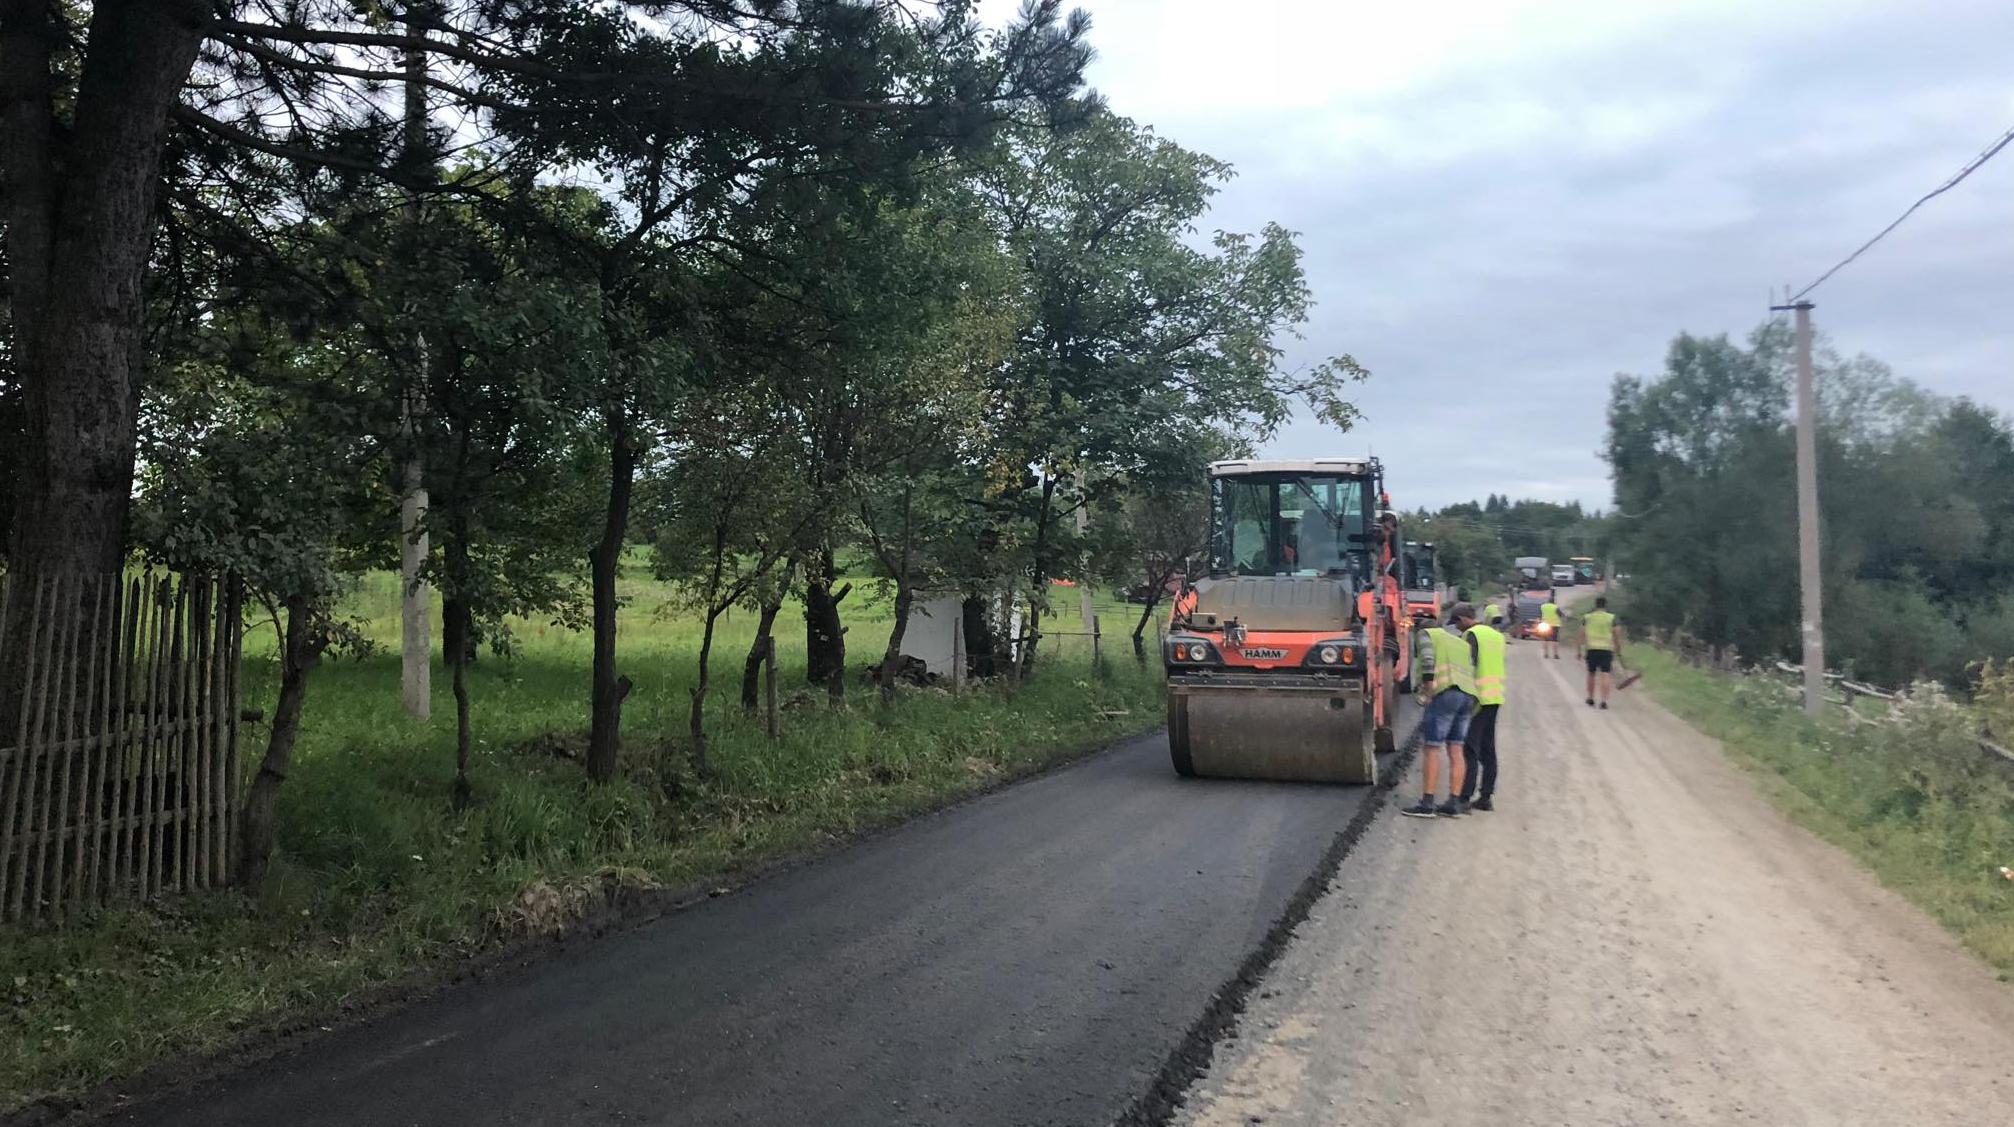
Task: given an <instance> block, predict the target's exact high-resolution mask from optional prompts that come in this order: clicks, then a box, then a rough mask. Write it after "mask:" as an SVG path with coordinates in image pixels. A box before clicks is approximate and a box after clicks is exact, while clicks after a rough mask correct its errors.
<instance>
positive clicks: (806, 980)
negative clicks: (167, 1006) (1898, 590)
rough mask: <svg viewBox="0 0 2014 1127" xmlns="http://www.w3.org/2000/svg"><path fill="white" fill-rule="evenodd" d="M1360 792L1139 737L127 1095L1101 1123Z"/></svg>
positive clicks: (324, 1118) (462, 1108)
mask: <svg viewBox="0 0 2014 1127" xmlns="http://www.w3.org/2000/svg"><path fill="white" fill-rule="evenodd" d="M1416 719H1417V711H1416V710H1415V709H1414V708H1413V707H1412V705H1411V703H1410V698H1408V702H1407V704H1406V705H1405V706H1404V707H1403V708H1402V716H1401V721H1400V724H1399V726H1398V727H1399V733H1400V735H1401V737H1403V736H1404V735H1405V734H1406V733H1407V732H1409V731H1411V728H1412V727H1413V725H1414V723H1415V722H1416ZM1373 793H1374V792H1373V790H1372V788H1369V787H1341V786H1320V785H1307V784H1283V783H1254V782H1233V781H1225V780H1184V779H1180V778H1177V777H1176V776H1175V774H1174V772H1173V771H1172V770H1171V769H1170V767H1169V763H1168V753H1167V744H1166V739H1165V737H1164V736H1163V735H1161V734H1159V733H1156V734H1154V735H1151V736H1144V737H1141V738H1139V739H1136V740H1132V741H1129V742H1127V743H1125V744H1123V745H1120V746H1119V747H1117V748H1114V749H1113V750H1111V751H1109V752H1106V753H1104V754H1101V755H1098V756H1095V757H1093V758H1091V759H1089V760H1087V761H1086V762H1084V763H1081V764H1079V765H1076V766H1073V767H1071V768H1068V769H1066V770H1062V771H1058V772H1055V773H1053V774H1050V775H1047V776H1044V777H1042V778H1039V779H1036V780H1033V781H1031V782H1028V783H1025V784H1022V785H1019V786H1015V787H1011V788H1008V789H1005V790H1003V791H1000V792H998V793H996V794H993V795H989V796H987V797H985V798H981V799H979V800H977V801H974V802H971V803H968V804H966V805H963V806H960V807H957V808H955V809H952V810H950V811H948V812H945V813H943V814H939V815H935V816H931V817H926V818H923V819H921V820H919V821H917V822H914V823H912V824H910V825H908V826H905V827H902V828H900V829H897V830H895V831H892V832H890V833H887V834H884V835H881V836H878V837H875V838H872V839H870V840H868V841H865V842H863V843H861V844H859V845H856V846H854V847H852V848H849V849H846V850H844V851H842V852H840V853H837V854H835V855H834V856H832V857H829V858H827V859H824V860H821V861H818V862H816V863H814V864H811V865H808V866H805V867H803V868H800V869H796V870H794V871H789V872H786V873H783V874H781V875H779V876H776V877H773V878H771V879H768V880H764V881H760V882H757V883H756V884H754V885H751V886H750V887H749V888H747V889H745V890H743V891H741V892H739V893H737V894H735V895H732V896H726V897H721V898H719V899H715V900H710V901H707V902H705V903H702V904H699V905H697V906H694V907H692V908H690V909H687V910H684V911H681V912H677V913H674V914H672V915H669V916H667V917H665V918H663V919H660V920H657V921H655V922H652V923H650V924H648V925H645V926H643V927H641V928H638V929H636V930H634V931H630V932H627V933H624V934H621V935H617V936H613V937H610V938H607V939H605V940H602V941H600V942H598V943H594V944H590V945H587V946H585V947H582V948H577V949H574V950H570V951H568V952H566V953H564V954H562V955H560V956H558V957H557V958H555V959H553V960H551V961H548V962H545V963H542V964H539V965H537V966H534V967H532V968H529V969H527V970H525V971H522V972H519V973H517V974H515V975H512V976H509V977H507V978H505V979H503V980H500V981H496V980H493V981H489V982H485V983H479V984H474V985H470V986H466V987H462V988H458V989H454V990H451V991H448V992H446V993H444V994H442V995H439V996H436V997H434V998H432V999H430V1000H427V1001H425V1002H422V1003H420V1004H419V1005H417V1006H414V1007H412V1008H411V1009H408V1010H406V1011H403V1012H401V1013H398V1014H396V1015H394V1016H391V1017H388V1018H385V1019H383V1020H380V1021H377V1022H373V1023H371V1024H368V1025H363V1026H358V1027H353V1028H349V1029H344V1030H340V1031H338V1032H336V1033H334V1034H331V1035H328V1036H325V1037H321V1038H318V1039H314V1040H311V1041H310V1042H308V1043H307V1044H306V1045H305V1046H304V1047H303V1048H302V1049H301V1050H300V1051H299V1052H298V1053H296V1054H294V1055H292V1056H289V1057H285V1058H282V1059H279V1060H276V1061H272V1062H268V1063H266V1064H263V1065H259V1066H255V1067H253V1068H252V1069H250V1070H247V1071H245V1072H243V1073H240V1074H238V1075H236V1076H233V1077H230V1078H228V1079H225V1080H222V1081H219V1082H217V1083H214V1084H211V1085H208V1086H205V1087H202V1088H198V1089H195V1090H193V1091H189V1092H185V1093H182V1094H180V1095H177V1096H175V1097H173V1098H172V1099H171V1100H169V1101H166V1102H163V1103H160V1104H157V1105H152V1106H140V1107H135V1108H132V1109H129V1110H127V1111H124V1112H122V1113H121V1114H120V1115H119V1116H118V1117H117V1120H116V1121H118V1122H125V1123H148V1124H189V1125H197V1124H200V1125H203V1127H229V1125H246V1127H251V1125H258V1127H266V1125H268V1124H282V1123H284V1124H292V1125H303V1127H305V1125H314V1124H329V1125H336V1124H341V1125H343V1127H379V1125H383V1127H391V1125H395V1124H396V1125H401V1127H403V1125H408V1124H424V1125H428V1127H433V1125H441V1124H482V1125H485V1127H487V1125H493V1124H509V1123H526V1124H588V1123H593V1124H608V1123H626V1124H631V1123H633V1124H688V1123H689V1124H739V1123H748V1124H769V1123H816V1124H831V1125H838V1124H862V1125H868V1124H872V1125H875V1127H883V1125H895V1124H960V1125H973V1127H984V1125H990V1124H1002V1125H1007V1124H1011V1125H1015V1127H1024V1125H1033V1124H1070V1125H1073V1127H1077V1125H1084V1124H1104V1123H1109V1122H1111V1120H1112V1119H1113V1118H1114V1117H1115V1116H1117V1115H1118V1114H1119V1113H1120V1112H1122V1111H1123V1110H1124V1109H1125V1108H1126V1107H1127V1105H1128V1104H1129V1103H1131V1102H1132V1101H1133V1100H1134V1098H1135V1097H1137V1096H1138V1095H1140V1094H1141V1092H1142V1091H1144V1090H1145V1089H1146V1088H1147V1086H1148V1085H1149V1084H1150V1083H1151V1082H1152V1080H1153V1078H1154V1076H1155V1074H1156V1072H1157V1071H1158V1070H1159V1068H1160V1067H1161V1065H1162V1063H1163V1061H1164V1060H1165V1059H1166V1058H1167V1056H1168V1054H1169V1052H1170V1050H1171V1049H1173V1048H1174V1047H1175V1046H1176V1045H1177V1044H1178V1043H1179V1042H1180V1041H1181V1039H1182V1036H1183V1034H1184V1032H1185V1031H1186V1030H1187V1029H1188V1027H1189V1026H1190V1024H1191V1023H1192V1022H1194V1021H1195V1020H1196V1019H1197V1018H1198V1016H1199V1015H1200V1014H1201V1013H1202V1012H1203V1010H1204V1008H1205V1006H1206V1005H1207V1004H1208V1002H1209V1000H1210V997H1211V995H1212V994H1213V993H1214V992H1215V991H1216V990H1217V988H1218V987H1219V986H1221V985H1223V984H1224V983H1225V981H1226V980H1227V979H1229V978H1230V977H1231V976H1232V975H1233V973H1234V972H1235V971H1236V970H1237V968H1238V965H1239V963H1240V962H1241V961H1242V960H1243V959H1244V958H1245V956H1246V954H1247V953H1248V952H1249V951H1251V950H1252V949H1253V947H1254V946H1255V945H1257V943H1258V942H1259V940H1260V939H1261V937H1262V936H1264V935H1265V933H1266V930H1267V928H1268V926H1269V925H1270V924H1271V923H1272V922H1273V920H1274V919H1275V918H1276V917H1277V916H1278V915H1279V914H1280V912H1281V910H1282V909H1283V908H1284V907H1285V905H1286V903H1287V901H1288V899H1289V898H1290V897H1291V896H1292V895H1293V893H1294V890H1295V888H1296V886H1298V885H1299V884H1300V883H1301V881H1302V880H1303V878H1305V877H1306V876H1308V874H1309V873H1310V872H1312V871H1313V870H1314V868H1315V867H1316V864H1317V862H1318V861H1319V859H1320V858H1321V856H1322V853H1323V851H1324V850H1325V849H1327V847H1328V846H1329V844H1330V842H1331V841H1332V840H1333V839H1334V837H1335V836H1336V834H1337V833H1338V832H1339V831H1340V830H1341V829H1342V828H1343V826H1344V825H1345V824H1346V823H1347V822H1348V821H1349V819H1350V817H1351V815H1352V814H1354V813H1355V812H1356V811H1357V809H1358V808H1359V806H1360V805H1361V804H1362V803H1364V802H1365V801H1367V800H1369V798H1370V797H1371V795H1372V794H1373ZM1339 879H1340V880H1342V881H1344V882H1347V881H1348V879H1349V877H1348V868H1347V866H1346V867H1345V869H1344V871H1343V875H1342V876H1341V877H1340V878H1339Z"/></svg>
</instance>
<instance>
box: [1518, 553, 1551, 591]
mask: <svg viewBox="0 0 2014 1127" xmlns="http://www.w3.org/2000/svg"><path fill="white" fill-rule="evenodd" d="M1551 566H1552V565H1551V563H1550V562H1548V561H1547V560H1546V558H1545V557H1544V556H1519V557H1518V558H1517V586H1518V590H1520V591H1550V590H1552V574H1551V572H1550V571H1548V570H1547V569H1549V568H1550V567H1551Z"/></svg>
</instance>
